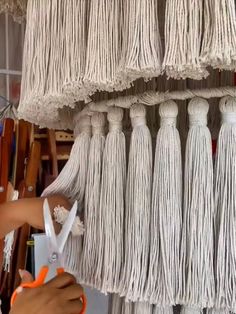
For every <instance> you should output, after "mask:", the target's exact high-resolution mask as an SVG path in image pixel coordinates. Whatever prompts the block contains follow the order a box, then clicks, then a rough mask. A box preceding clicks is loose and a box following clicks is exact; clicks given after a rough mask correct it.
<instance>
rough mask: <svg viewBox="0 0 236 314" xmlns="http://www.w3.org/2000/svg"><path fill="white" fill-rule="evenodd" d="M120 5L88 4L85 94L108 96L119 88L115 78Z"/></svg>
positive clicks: (98, 0)
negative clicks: (101, 92) (107, 94)
mask: <svg viewBox="0 0 236 314" xmlns="http://www.w3.org/2000/svg"><path fill="white" fill-rule="evenodd" d="M121 4H122V1H120V0H116V1H110V0H91V10H90V19H89V31H88V47H87V60H86V68H85V76H84V83H85V86H86V87H87V89H88V90H91V91H96V89H98V90H104V91H108V92H112V91H113V90H114V89H115V90H119V89H124V88H125V86H123V88H122V87H121V84H122V81H121V80H119V79H118V78H117V68H118V65H119V58H120V54H121V52H120V50H121V38H120V37H121V26H122V24H121V21H120V19H121V14H122V13H123V11H122V5H121Z"/></svg>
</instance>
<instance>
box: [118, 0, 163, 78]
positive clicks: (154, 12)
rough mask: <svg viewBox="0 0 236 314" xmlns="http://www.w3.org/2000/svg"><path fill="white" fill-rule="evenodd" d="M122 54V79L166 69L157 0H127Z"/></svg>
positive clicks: (149, 74)
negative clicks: (163, 66) (163, 63)
mask: <svg viewBox="0 0 236 314" xmlns="http://www.w3.org/2000/svg"><path fill="white" fill-rule="evenodd" d="M123 10H124V27H123V43H122V54H121V60H120V65H119V70H118V75H119V77H120V80H121V81H126V82H127V84H129V83H131V82H132V81H134V80H135V79H137V78H140V77H144V78H146V79H150V78H152V77H157V76H159V75H160V74H161V71H162V59H163V56H162V45H161V37H160V32H159V25H158V4H157V1H156V0H149V1H146V0H126V1H124V9H123Z"/></svg>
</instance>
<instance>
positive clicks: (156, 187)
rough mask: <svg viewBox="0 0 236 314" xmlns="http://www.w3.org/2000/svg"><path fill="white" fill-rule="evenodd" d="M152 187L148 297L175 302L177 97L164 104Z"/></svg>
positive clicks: (160, 303) (179, 216) (179, 188)
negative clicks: (175, 99)
mask: <svg viewBox="0 0 236 314" xmlns="http://www.w3.org/2000/svg"><path fill="white" fill-rule="evenodd" d="M159 113H160V116H161V127H160V129H159V132H158V134H157V139H156V152H155V165H154V176H153V188H152V207H151V227H150V229H151V231H150V234H151V237H150V258H149V275H148V279H147V288H146V300H148V301H149V302H151V303H153V304H157V305H158V306H159V307H168V306H172V305H175V304H176V302H177V300H176V298H177V293H178V281H179V278H178V274H179V267H180V256H179V251H180V236H181V226H182V165H181V164H182V157H181V145H180V138H179V132H178V131H177V129H176V118H177V115H178V107H177V104H176V103H175V102H174V101H167V102H164V103H162V104H161V105H160V108H159Z"/></svg>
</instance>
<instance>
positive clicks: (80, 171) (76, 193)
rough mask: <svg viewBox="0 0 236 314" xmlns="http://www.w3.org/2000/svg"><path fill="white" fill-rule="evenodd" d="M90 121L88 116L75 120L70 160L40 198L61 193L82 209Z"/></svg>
mask: <svg viewBox="0 0 236 314" xmlns="http://www.w3.org/2000/svg"><path fill="white" fill-rule="evenodd" d="M90 120H91V119H90V117H89V116H83V117H81V118H80V119H79V121H76V118H75V123H76V125H75V130H74V133H75V136H76V139H75V142H74V144H73V147H72V150H71V154H70V158H69V160H68V161H67V163H66V165H65V166H64V168H63V169H62V171H61V172H60V174H59V176H58V177H57V178H56V179H55V180H54V181H53V183H52V184H51V185H49V186H48V187H47V188H46V189H45V190H44V192H43V194H42V196H48V195H51V194H57V193H62V194H64V195H65V196H67V197H68V198H70V199H71V200H72V201H74V200H77V201H78V204H79V206H80V207H83V200H84V193H85V186H86V178H87V167H88V154H89V145H90V135H91V121H90Z"/></svg>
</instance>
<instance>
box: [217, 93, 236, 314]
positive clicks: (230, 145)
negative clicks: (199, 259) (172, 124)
mask: <svg viewBox="0 0 236 314" xmlns="http://www.w3.org/2000/svg"><path fill="white" fill-rule="evenodd" d="M220 111H221V114H222V126H221V129H220V134H219V138H218V144H217V154H216V164H215V208H216V219H215V225H216V227H215V228H216V287H217V292H216V308H217V309H222V308H223V309H224V308H226V309H227V310H230V311H232V312H234V313H235V312H236V237H235V228H236V219H235V217H236V216H235V213H236V211H235V209H236V194H235V191H236V98H233V97H224V98H222V99H221V101H220Z"/></svg>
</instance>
